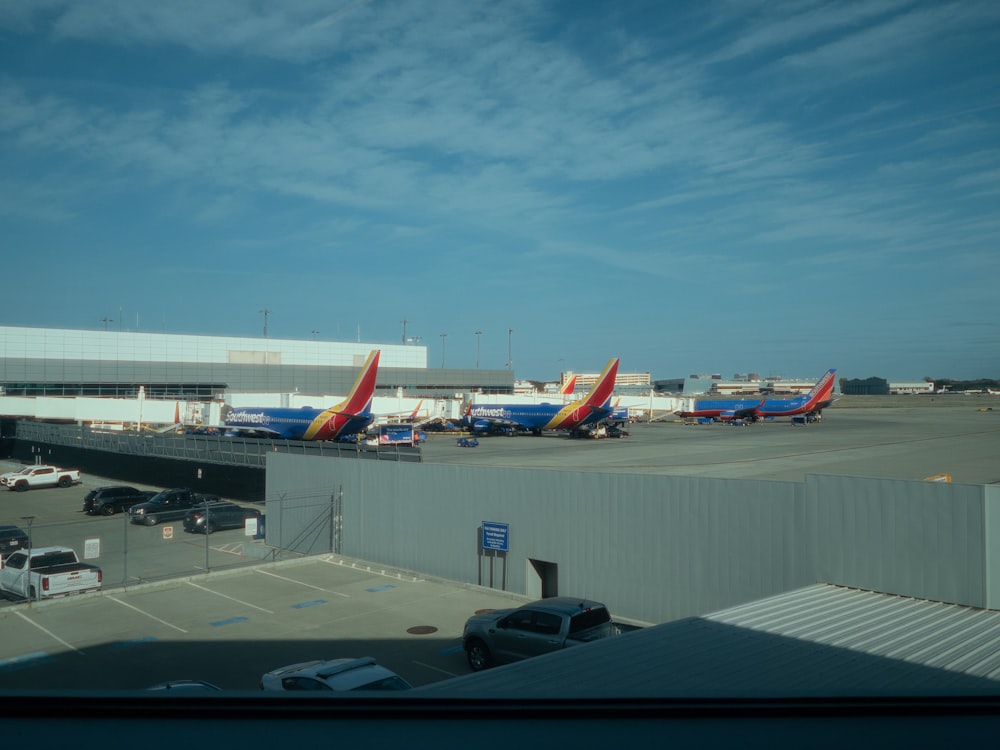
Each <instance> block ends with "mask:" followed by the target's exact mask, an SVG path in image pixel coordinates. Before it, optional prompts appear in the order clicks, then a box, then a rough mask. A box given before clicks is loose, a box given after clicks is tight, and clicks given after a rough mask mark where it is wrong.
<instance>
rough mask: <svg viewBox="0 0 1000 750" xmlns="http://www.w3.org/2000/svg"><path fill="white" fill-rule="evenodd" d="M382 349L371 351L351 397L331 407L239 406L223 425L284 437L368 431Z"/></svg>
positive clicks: (326, 437) (337, 436) (333, 436)
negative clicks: (366, 429)
mask: <svg viewBox="0 0 1000 750" xmlns="http://www.w3.org/2000/svg"><path fill="white" fill-rule="evenodd" d="M380 354H381V351H380V350H378V349H375V350H373V351H372V352H371V354H369V355H368V359H367V360H365V363H364V365H363V366H362V368H361V372H360V373H359V374H358V378H357V380H355V381H354V385H353V386H352V387H351V390H350V393H348V394H347V398H345V399H344V400H343V401H341V402H340V403H339V404H336V405H334V406H331V407H330V408H329V409H314V408H312V407H310V406H303V407H301V408H298V409H291V408H286V407H249V406H245V407H238V408H234V409H230V410H229V411H228V412H227V413H226V414H224V415H223V425H224V426H223V429H224V430H226V432H227V434H229V433H230V432H238V433H250V434H256V435H259V436H262V437H272V438H279V439H282V440H337V439H340V438H346V437H349V436H351V435H356V434H358V433H359V432H364V431H365V428H366V427H368V425H369V424H371V422H372V419H373V416H372V411H371V408H372V397H373V396H374V394H375V378H376V376H377V375H378V360H379V355H380Z"/></svg>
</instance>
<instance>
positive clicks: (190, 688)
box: [146, 680, 222, 695]
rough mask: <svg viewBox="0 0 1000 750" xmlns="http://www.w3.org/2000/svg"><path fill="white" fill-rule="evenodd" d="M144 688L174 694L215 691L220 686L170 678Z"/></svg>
mask: <svg viewBox="0 0 1000 750" xmlns="http://www.w3.org/2000/svg"><path fill="white" fill-rule="evenodd" d="M146 690H156V691H163V692H169V693H172V694H176V695H190V694H191V693H217V692H219V691H220V690H222V688H220V687H219V686H218V685H213V684H212V683H211V682H205V681H204V680H171V681H170V682H161V683H159V684H157V685H150V686H149V687H148V688H146Z"/></svg>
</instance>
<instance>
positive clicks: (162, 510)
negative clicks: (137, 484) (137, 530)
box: [128, 487, 219, 526]
mask: <svg viewBox="0 0 1000 750" xmlns="http://www.w3.org/2000/svg"><path fill="white" fill-rule="evenodd" d="M206 501H207V502H210V503H212V502H218V501H219V496H218V495H201V494H197V493H195V491H194V490H192V489H190V488H189V487H175V488H173V489H170V490H163V491H162V492H157V493H156V494H155V495H153V496H152V497H151V498H149V500H147V501H146V502H144V503H138V504H137V505H133V506H132V507H131V508H129V509H128V516H129V519H128V520H129V521H131V522H132V523H141V524H145V525H146V526H155V525H156V524H158V523H160V522H161V521H177V520H180V519H182V518H184V516H185V515H186V514H187V512H188V511H189V510H191V508H193V507H195V506H196V505H203V504H204V503H205V502H206Z"/></svg>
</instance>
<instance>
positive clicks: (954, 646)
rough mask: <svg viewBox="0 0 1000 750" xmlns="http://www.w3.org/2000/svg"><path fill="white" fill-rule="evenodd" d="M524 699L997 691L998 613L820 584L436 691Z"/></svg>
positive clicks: (434, 688) (432, 691)
mask: <svg viewBox="0 0 1000 750" xmlns="http://www.w3.org/2000/svg"><path fill="white" fill-rule="evenodd" d="M415 694H416V695H450V696H461V695H466V696H468V695H476V696H482V697H511V698H514V697H517V698H641V697H648V698H692V697H706V698H711V697H736V698H743V697H807V696H808V697H815V696H824V697H839V696H844V697H858V696H904V695H905V696H909V695H932V696H940V695H949V696H951V695H984V694H989V695H998V694H1000V612H996V611H991V610H979V609H972V608H969V607H962V606H958V605H951V604H941V603H937V602H928V601H920V600H916V599H908V598H906V597H900V596H891V595H887V594H878V593H873V592H870V591H859V590H856V589H847V588H842V587H837V586H830V585H825V584H821V585H816V586H809V587H807V588H803V589H798V590H796V591H792V592H788V593H785V594H781V595H778V596H773V597H769V598H767V599H761V600H759V601H755V602H752V603H749V604H746V605H743V606H739V607H732V608H729V609H725V610H722V611H719V612H716V613H713V614H710V615H705V616H703V617H693V618H688V619H685V620H679V621H677V622H670V623H665V624H663V625H657V626H654V627H649V628H645V629H642V630H638V631H635V632H631V633H627V634H625V635H623V636H620V637H617V638H610V639H607V640H603V641H598V642H596V643H592V644H588V645H586V646H581V647H577V648H572V649H568V650H566V651H561V652H558V653H555V654H549V655H547V656H542V657H538V658H535V659H531V660H527V661H523V662H519V663H517V664H511V665H507V666H504V667H499V668H496V669H492V670H487V671H485V672H481V673H479V674H475V675H469V676H466V677H459V678H456V679H453V680H447V681H444V682H439V683H435V684H433V685H429V686H426V687H423V688H418V689H417V690H416V691H415Z"/></svg>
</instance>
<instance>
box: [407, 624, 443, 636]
mask: <svg viewBox="0 0 1000 750" xmlns="http://www.w3.org/2000/svg"><path fill="white" fill-rule="evenodd" d="M437 630H438V629H437V628H436V627H434V626H433V625H414V626H413V627H412V628H407V629H406V632H407V633H409V634H410V635H429V634H430V633H436V632H437Z"/></svg>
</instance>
